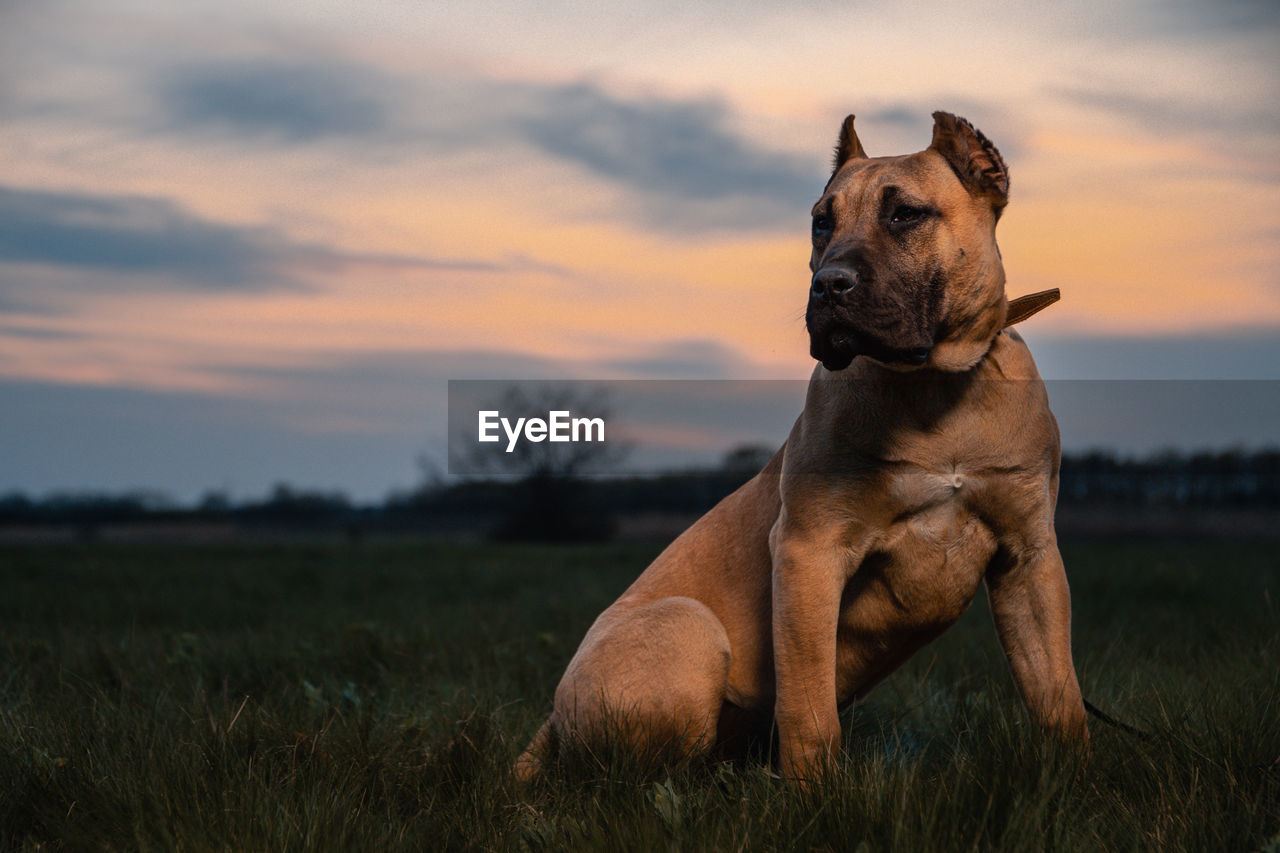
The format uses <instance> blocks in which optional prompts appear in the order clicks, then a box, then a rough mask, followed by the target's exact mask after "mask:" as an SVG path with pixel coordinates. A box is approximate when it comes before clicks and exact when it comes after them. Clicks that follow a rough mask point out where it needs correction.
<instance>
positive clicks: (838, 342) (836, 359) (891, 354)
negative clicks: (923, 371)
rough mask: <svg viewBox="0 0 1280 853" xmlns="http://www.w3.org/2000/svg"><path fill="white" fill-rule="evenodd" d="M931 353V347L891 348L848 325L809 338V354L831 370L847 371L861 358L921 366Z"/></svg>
mask: <svg viewBox="0 0 1280 853" xmlns="http://www.w3.org/2000/svg"><path fill="white" fill-rule="evenodd" d="M932 351H933V347H931V346H917V347H895V346H890V345H887V344H884V343H881V342H880V341H877V340H875V339H874V338H872V337H871V336H869V335H865V334H859V333H858V332H857V331H855V330H854V329H852V328H849V327H848V326H832V327H831V328H829V329H827V330H825V331H824V332H823V333H820V334H814V335H811V336H810V338H809V354H810V355H812V356H813V357H814V358H816V359H817V360H818V361H820V362H822V366H823V367H825V368H826V369H827V370H831V371H837V370H844V369H845V368H846V367H848V366H849V365H850V364H851V363H853V360H854V359H855V358H857V357H858V356H860V355H861V356H866V357H867V358H871V359H874V360H876V361H878V362H880V363H881V364H885V365H890V366H900V367H921V366H923V365H924V364H925V362H927V361H928V360H929V354H930V353H931V352H932Z"/></svg>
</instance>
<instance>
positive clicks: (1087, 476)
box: [0, 447, 1280, 540]
mask: <svg viewBox="0 0 1280 853" xmlns="http://www.w3.org/2000/svg"><path fill="white" fill-rule="evenodd" d="M771 453H772V451H771V450H770V449H768V448H762V447H740V448H736V449H734V450H732V451H730V452H729V453H728V454H726V455H725V457H724V458H723V460H722V461H721V463H720V464H719V465H716V466H711V467H707V468H702V469H690V470H683V471H671V472H665V473H656V474H646V475H629V476H621V475H616V474H615V475H603V474H602V475H599V476H594V477H583V476H580V475H579V474H577V473H576V472H574V471H558V470H554V469H547V468H545V467H543V468H538V469H535V470H532V471H529V472H526V473H525V474H524V475H523V476H521V477H519V478H511V477H504V478H494V479H485V478H471V479H465V480H461V481H455V482H447V481H444V480H443V479H440V478H428V481H427V482H425V483H423V484H422V485H421V486H420V487H418V488H416V489H413V490H409V491H406V492H399V493H394V494H391V495H389V496H388V497H387V498H385V499H384V500H382V501H381V502H377V503H372V504H360V503H357V502H355V501H353V500H351V499H350V498H349V497H348V496H346V495H345V494H343V493H341V492H325V491H315V490H307V489H298V488H294V487H291V486H289V485H286V484H280V485H277V486H276V487H275V488H274V489H273V490H272V491H271V492H270V493H269V494H267V495H265V496H263V497H261V498H256V499H248V500H239V501H237V500H233V499H231V498H230V497H229V496H227V495H225V494H222V493H218V492H210V493H208V494H206V495H205V496H204V497H203V498H202V499H201V500H199V501H198V502H196V503H194V504H190V505H181V504H179V503H177V502H175V501H172V500H170V499H168V498H166V497H165V496H164V495H163V494H158V493H155V492H131V493H125V494H102V493H56V494H52V495H47V496H44V497H32V496H29V495H26V494H24V493H21V492H11V493H9V494H7V495H0V527H10V528H12V527H24V526H74V527H80V528H86V529H88V528H92V527H94V526H100V525H112V524H130V523H154V524H164V523H192V522H195V523H226V524H233V525H236V526H237V527H239V528H250V529H252V528H262V529H298V530H336V531H347V532H348V533H351V534H352V535H359V534H361V533H363V532H366V531H368V532H372V531H381V530H386V531H405V532H414V531H419V532H438V533H448V532H461V533H467V534H473V535H476V536H481V537H488V538H494V539H510V540H530V539H533V540H536V539H552V540H592V539H607V538H609V537H610V536H611V535H612V533H613V532H614V531H615V529H616V522H617V519H619V518H620V517H626V516H628V515H635V514H642V513H671V514H696V513H701V512H704V511H706V510H707V509H710V508H711V507H712V506H714V505H715V503H716V502H717V501H719V500H720V499H721V498H723V497H724V496H725V495H727V494H729V492H731V491H733V490H734V489H736V488H737V487H738V486H739V485H741V484H742V483H744V482H746V480H747V479H749V478H750V477H751V476H753V475H754V474H755V472H756V471H758V470H759V469H760V468H761V467H762V466H763V464H764V463H765V462H766V461H767V460H768V458H769V456H770V455H771ZM1058 500H1059V504H1060V505H1065V506H1071V505H1089V506H1115V507H1117V508H1123V507H1170V508H1174V507H1190V508H1196V507H1203V508H1216V509H1230V508H1251V507H1280V449H1266V450H1258V451H1243V450H1226V451H1217V452H1199V453H1191V454H1185V453H1178V452H1173V451H1168V452H1162V453H1158V454H1153V455H1149V456H1144V457H1125V456H1120V455H1118V454H1115V453H1111V452H1105V451H1093V452H1088V453H1079V454H1067V455H1065V456H1064V457H1063V460H1062V469H1061V480H1060V487H1059V498H1058Z"/></svg>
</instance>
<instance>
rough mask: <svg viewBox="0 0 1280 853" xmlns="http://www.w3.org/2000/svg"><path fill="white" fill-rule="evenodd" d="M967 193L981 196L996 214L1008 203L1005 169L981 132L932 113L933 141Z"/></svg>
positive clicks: (948, 116) (962, 121)
mask: <svg viewBox="0 0 1280 853" xmlns="http://www.w3.org/2000/svg"><path fill="white" fill-rule="evenodd" d="M929 148H930V150H932V151H937V152H938V153H939V154H941V155H942V156H943V158H944V159H945V160H946V161H947V163H948V164H950V166H951V168H952V169H954V170H955V173H956V175H957V176H958V177H959V178H960V183H962V184H964V185H965V186H966V187H967V188H968V189H969V192H971V193H974V194H975V195H980V196H985V197H986V198H987V199H988V200H989V201H990V202H991V206H992V207H993V208H995V211H996V215H997V216H998V215H999V214H1000V211H1001V210H1002V209H1003V208H1004V206H1005V205H1006V204H1008V203H1009V168H1008V167H1007V166H1005V164H1004V158H1003V157H1001V156H1000V152H999V151H997V150H996V147H995V146H994V145H992V144H991V140H989V139H987V137H985V136H984V135H983V134H982V131H980V130H978V129H977V128H976V127H974V126H973V125H971V124H970V123H969V122H968V120H966V119H962V118H960V117H959V116H953V115H952V114H951V113H943V112H937V113H934V114H933V142H932V143H931V144H930V145H929Z"/></svg>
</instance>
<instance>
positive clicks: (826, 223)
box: [813, 213, 835, 238]
mask: <svg viewBox="0 0 1280 853" xmlns="http://www.w3.org/2000/svg"><path fill="white" fill-rule="evenodd" d="M834 226H835V223H833V222H832V221H831V217H830V216H828V215H827V214H825V213H819V214H818V215H817V216H815V217H813V236H814V237H815V238H817V237H826V236H828V235H830V234H831V229H832V228H833V227H834Z"/></svg>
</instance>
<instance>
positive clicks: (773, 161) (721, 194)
mask: <svg viewBox="0 0 1280 853" xmlns="http://www.w3.org/2000/svg"><path fill="white" fill-rule="evenodd" d="M537 105H538V107H539V109H538V110H537V112H535V113H534V114H530V115H526V116H525V117H523V118H522V119H520V120H518V122H517V125H518V127H519V129H521V130H522V131H523V132H524V134H525V136H526V138H527V139H528V140H529V141H530V142H532V143H533V144H534V145H536V146H538V147H539V148H541V149H542V150H543V151H544V152H546V153H548V154H550V155H552V156H554V157H558V158H560V159H563V160H567V161H570V162H573V163H576V164H578V165H580V166H583V167H584V168H586V169H587V170H589V171H591V172H593V173H595V174H596V175H598V176H600V177H603V178H605V179H607V180H610V181H614V182H617V183H621V184H625V185H627V186H628V187H630V188H633V189H638V190H640V191H642V192H644V193H646V194H649V195H653V196H660V197H663V198H665V199H668V200H679V201H698V202H701V201H707V200H714V201H721V200H729V199H735V200H739V201H749V202H752V203H754V204H756V205H758V206H760V207H761V208H763V209H764V210H765V211H767V212H768V213H769V214H774V213H776V214H778V215H790V214H794V212H795V211H796V210H802V209H803V208H804V207H806V206H807V205H808V203H809V202H811V201H812V198H811V196H813V195H814V194H815V193H816V192H818V191H819V190H820V189H821V185H822V179H823V177H824V176H823V175H822V170H821V169H820V168H816V167H815V166H814V164H813V162H812V161H811V160H810V159H808V158H803V157H798V156H795V155H792V154H789V153H785V152H779V151H773V150H769V149H767V148H764V147H761V146H759V145H757V144H755V143H753V142H751V141H750V140H748V139H746V138H744V137H742V136H741V135H739V134H736V133H734V132H733V131H732V130H731V129H730V127H729V114H728V110H727V108H726V107H725V106H724V104H723V103H721V102H719V101H716V100H710V99H704V100H683V99H668V98H654V97H650V98H635V99H625V98H620V97H615V96H613V95H610V94H608V93H606V92H604V91H603V90H601V89H599V88H598V87H596V86H593V85H591V84H589V83H579V84H573V85H564V86H555V87H545V88H543V89H542V90H541V91H540V92H538V98H537Z"/></svg>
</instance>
